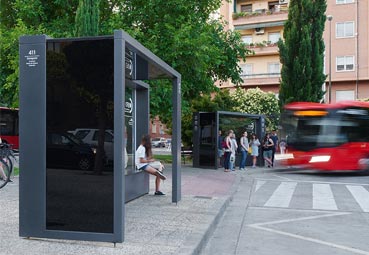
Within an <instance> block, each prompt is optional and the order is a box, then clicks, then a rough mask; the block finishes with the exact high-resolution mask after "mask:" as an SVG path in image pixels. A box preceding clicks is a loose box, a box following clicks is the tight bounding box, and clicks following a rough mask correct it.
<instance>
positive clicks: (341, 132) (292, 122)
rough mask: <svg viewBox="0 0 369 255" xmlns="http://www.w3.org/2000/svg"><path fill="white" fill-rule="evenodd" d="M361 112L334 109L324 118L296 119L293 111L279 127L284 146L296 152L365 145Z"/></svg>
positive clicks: (366, 120) (367, 135) (368, 137)
mask: <svg viewBox="0 0 369 255" xmlns="http://www.w3.org/2000/svg"><path fill="white" fill-rule="evenodd" d="M365 112H366V113H365V114H362V113H361V114H357V112H355V111H352V110H350V111H347V110H337V109H334V110H330V111H329V112H328V114H327V115H324V116H296V115H295V114H294V111H286V112H285V114H284V115H283V117H282V123H281V125H282V127H283V129H284V132H285V134H286V137H287V143H288V145H289V146H291V147H293V148H295V149H297V150H301V151H309V150H312V149H315V148H324V147H336V146H339V145H342V144H344V143H347V142H360V141H369V132H368V130H367V127H368V125H369V115H368V112H367V111H365Z"/></svg>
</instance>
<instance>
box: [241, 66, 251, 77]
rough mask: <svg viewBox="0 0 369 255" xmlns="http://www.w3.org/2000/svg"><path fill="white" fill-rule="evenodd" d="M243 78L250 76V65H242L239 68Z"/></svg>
mask: <svg viewBox="0 0 369 255" xmlns="http://www.w3.org/2000/svg"><path fill="white" fill-rule="evenodd" d="M240 67H241V69H242V74H241V75H243V76H250V75H252V64H242V65H241V66H240Z"/></svg>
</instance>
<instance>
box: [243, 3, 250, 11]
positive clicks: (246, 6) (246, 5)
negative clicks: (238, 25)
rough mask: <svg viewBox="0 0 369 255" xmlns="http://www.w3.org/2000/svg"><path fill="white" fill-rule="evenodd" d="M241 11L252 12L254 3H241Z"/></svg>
mask: <svg viewBox="0 0 369 255" xmlns="http://www.w3.org/2000/svg"><path fill="white" fill-rule="evenodd" d="M241 12H252V4H243V5H241Z"/></svg>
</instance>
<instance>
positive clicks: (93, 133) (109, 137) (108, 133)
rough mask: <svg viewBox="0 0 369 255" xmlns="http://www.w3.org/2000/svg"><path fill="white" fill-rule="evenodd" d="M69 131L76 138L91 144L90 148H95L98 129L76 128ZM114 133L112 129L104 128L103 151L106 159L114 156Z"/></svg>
mask: <svg viewBox="0 0 369 255" xmlns="http://www.w3.org/2000/svg"><path fill="white" fill-rule="evenodd" d="M69 133H72V134H74V135H75V136H76V137H77V138H78V139H80V140H82V141H83V142H84V143H87V144H89V145H91V147H92V148H96V147H97V144H98V138H99V130H98V129H95V128H77V129H75V130H73V131H69ZM113 141H114V133H113V130H110V129H107V130H105V143H104V151H105V156H106V158H107V160H108V161H112V160H113V158H114V143H113Z"/></svg>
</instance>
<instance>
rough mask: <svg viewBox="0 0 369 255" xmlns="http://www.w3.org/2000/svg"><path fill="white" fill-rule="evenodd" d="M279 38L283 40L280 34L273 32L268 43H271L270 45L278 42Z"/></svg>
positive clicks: (269, 35)
mask: <svg viewBox="0 0 369 255" xmlns="http://www.w3.org/2000/svg"><path fill="white" fill-rule="evenodd" d="M279 38H281V33H280V32H273V33H269V34H268V41H270V43H276V42H278V40H279Z"/></svg>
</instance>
